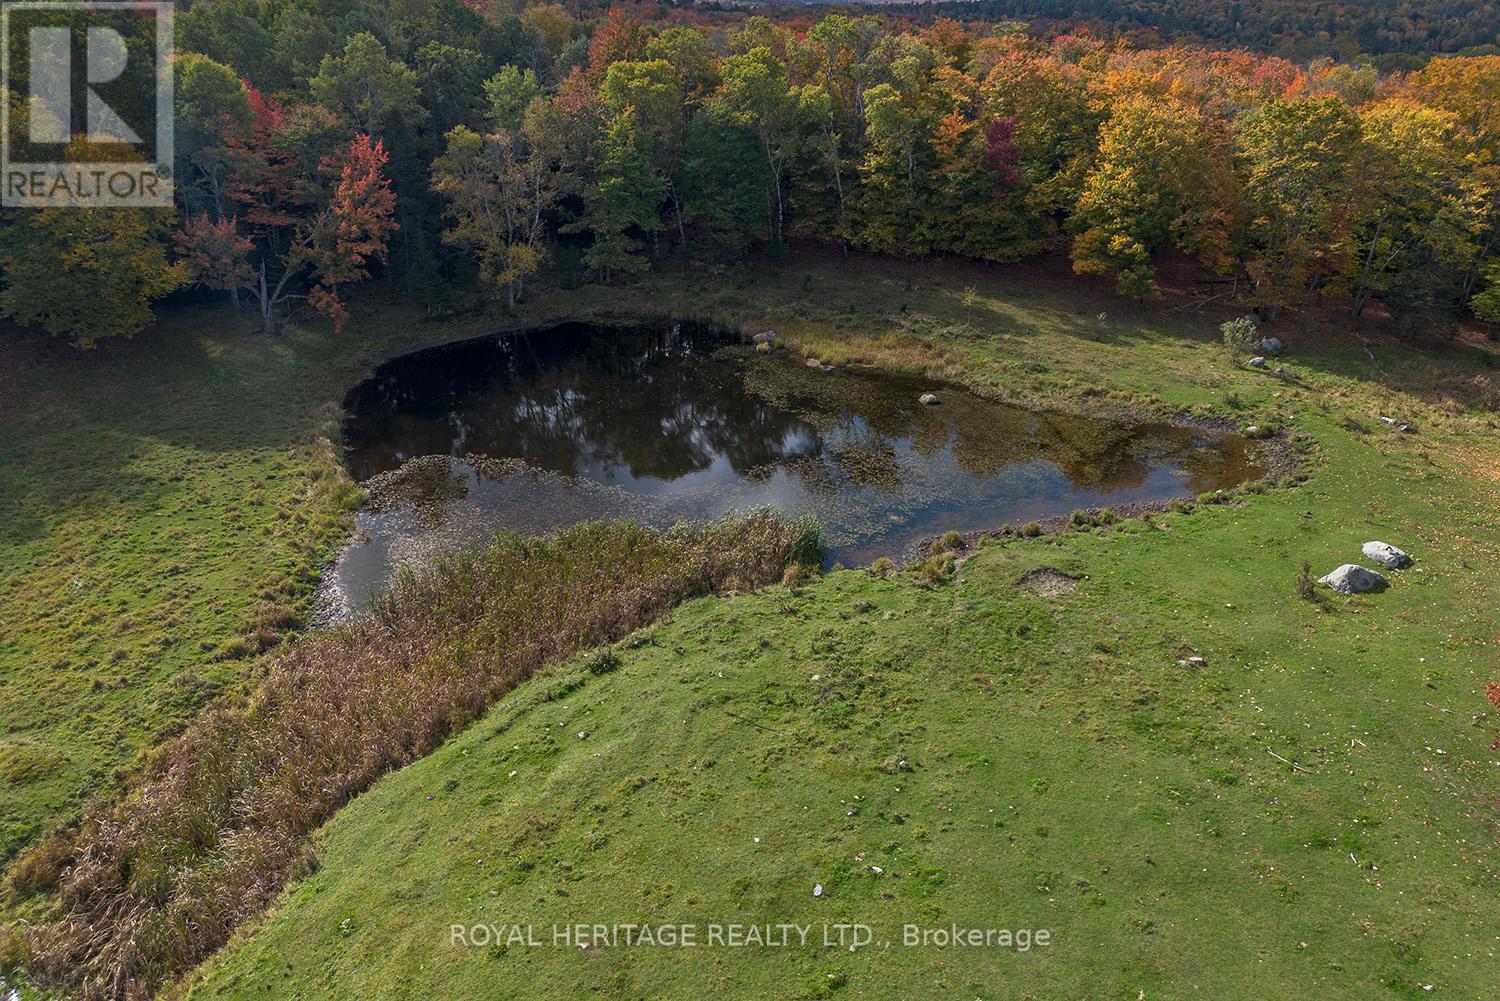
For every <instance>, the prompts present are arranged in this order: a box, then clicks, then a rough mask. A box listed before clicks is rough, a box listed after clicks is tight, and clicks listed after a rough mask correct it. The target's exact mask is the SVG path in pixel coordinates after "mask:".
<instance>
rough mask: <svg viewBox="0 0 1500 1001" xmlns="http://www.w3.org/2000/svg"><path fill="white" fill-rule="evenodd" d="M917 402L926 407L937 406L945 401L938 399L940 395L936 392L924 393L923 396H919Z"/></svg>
mask: <svg viewBox="0 0 1500 1001" xmlns="http://www.w3.org/2000/svg"><path fill="white" fill-rule="evenodd" d="M917 402H918V403H920V404H922V406H924V407H935V406H937V405H938V404H939V403H942V402H943V401H942V400H940V399H938V395H937V394H936V393H923V394H922V395H921V396H919V397H917Z"/></svg>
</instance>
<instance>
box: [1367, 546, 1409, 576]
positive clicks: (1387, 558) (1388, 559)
mask: <svg viewBox="0 0 1500 1001" xmlns="http://www.w3.org/2000/svg"><path fill="white" fill-rule="evenodd" d="M1360 552H1362V553H1364V554H1365V559H1367V560H1374V561H1375V562H1376V563H1379V564H1380V565H1381V566H1383V567H1390V568H1391V569H1392V570H1400V569H1401V568H1402V567H1404V566H1410V565H1411V557H1410V556H1408V555H1406V552H1405V551H1404V550H1401V549H1397V548H1396V547H1395V546H1393V545H1391V544H1390V543H1389V542H1366V543H1365V544H1364V545H1363V546H1361V547H1360Z"/></svg>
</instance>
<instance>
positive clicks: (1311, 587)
mask: <svg viewBox="0 0 1500 1001" xmlns="http://www.w3.org/2000/svg"><path fill="white" fill-rule="evenodd" d="M1296 586H1297V597H1299V598H1301V599H1302V600H1303V601H1316V600H1317V598H1318V582H1317V580H1315V579H1314V578H1313V575H1312V564H1311V563H1309V562H1308V561H1307V560H1303V561H1302V569H1300V570H1298V571H1297V585H1296Z"/></svg>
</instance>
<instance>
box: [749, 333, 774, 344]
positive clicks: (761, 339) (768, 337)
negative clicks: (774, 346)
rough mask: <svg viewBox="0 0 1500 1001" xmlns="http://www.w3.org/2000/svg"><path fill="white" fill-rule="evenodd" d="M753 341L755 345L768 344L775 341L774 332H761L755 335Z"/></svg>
mask: <svg viewBox="0 0 1500 1001" xmlns="http://www.w3.org/2000/svg"><path fill="white" fill-rule="evenodd" d="M753 339H754V341H755V343H756V344H770V343H771V342H772V341H774V340H776V331H774V330H762V331H761V332H760V333H758V334H756V335H755V337H754V338H753Z"/></svg>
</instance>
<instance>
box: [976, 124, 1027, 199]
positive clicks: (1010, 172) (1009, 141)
mask: <svg viewBox="0 0 1500 1001" xmlns="http://www.w3.org/2000/svg"><path fill="white" fill-rule="evenodd" d="M1015 134H1016V120H1015V119H1014V118H997V119H995V120H994V121H993V122H991V123H990V125H989V128H987V129H985V130H984V159H985V162H987V163H988V164H989V165H990V167H991V168H993V169H994V171H995V174H996V175H997V181H996V187H995V195H996V197H999V196H1000V195H1003V194H1005V192H1007V191H1009V190H1010V189H1011V187H1012V186H1013V185H1015V183H1016V182H1017V181H1019V180H1020V179H1021V168H1020V166H1019V165H1020V163H1021V148H1020V147H1019V146H1017V145H1016V141H1015Z"/></svg>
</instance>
